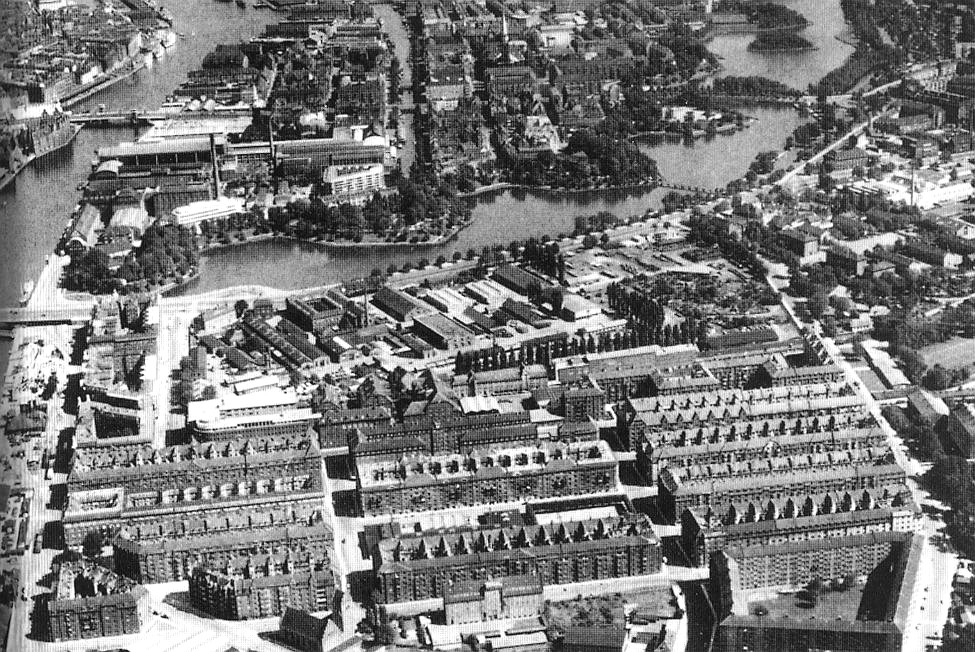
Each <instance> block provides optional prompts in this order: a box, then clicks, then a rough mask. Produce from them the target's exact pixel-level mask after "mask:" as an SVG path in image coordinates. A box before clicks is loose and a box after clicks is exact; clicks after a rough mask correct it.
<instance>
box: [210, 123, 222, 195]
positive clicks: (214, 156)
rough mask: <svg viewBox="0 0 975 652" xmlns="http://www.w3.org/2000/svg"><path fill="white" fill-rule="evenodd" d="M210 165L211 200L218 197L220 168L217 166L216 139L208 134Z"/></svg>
mask: <svg viewBox="0 0 975 652" xmlns="http://www.w3.org/2000/svg"><path fill="white" fill-rule="evenodd" d="M210 165H211V166H212V168H213V198H214V199H216V198H217V197H219V196H220V166H218V165H217V139H216V137H215V136H214V135H213V133H211V134H210Z"/></svg>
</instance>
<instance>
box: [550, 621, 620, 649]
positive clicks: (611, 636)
mask: <svg viewBox="0 0 975 652" xmlns="http://www.w3.org/2000/svg"><path fill="white" fill-rule="evenodd" d="M563 633H564V635H565V637H564V638H563V640H562V644H563V645H564V646H567V647H568V646H570V647H571V649H578V650H622V649H623V644H624V643H625V642H626V630H625V629H623V628H622V627H619V626H615V625H601V626H592V627H576V626H569V627H566V628H565V629H564V630H563Z"/></svg>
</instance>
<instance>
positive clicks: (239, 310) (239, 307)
mask: <svg viewBox="0 0 975 652" xmlns="http://www.w3.org/2000/svg"><path fill="white" fill-rule="evenodd" d="M248 310H250V304H249V303H247V300H246V299H237V301H236V302H234V313H236V315H237V319H240V318H241V317H243V316H244V313H245V312H247V311H248Z"/></svg>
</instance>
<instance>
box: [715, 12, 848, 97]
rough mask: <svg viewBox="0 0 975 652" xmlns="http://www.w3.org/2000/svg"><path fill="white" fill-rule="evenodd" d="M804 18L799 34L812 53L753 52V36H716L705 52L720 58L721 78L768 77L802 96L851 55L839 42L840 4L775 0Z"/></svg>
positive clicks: (840, 31) (808, 51)
mask: <svg viewBox="0 0 975 652" xmlns="http://www.w3.org/2000/svg"><path fill="white" fill-rule="evenodd" d="M776 4H781V5H785V6H787V7H789V8H791V9H794V10H796V11H798V12H799V13H801V14H802V15H803V16H805V17H806V20H808V21H809V23H810V24H809V25H808V26H807V27H806V28H805V29H804V30H803V31H802V32H801V34H802V36H803V37H805V38H806V40H808V41H809V42H810V43H812V44H813V47H814V48H815V49H812V50H803V51H800V52H752V51H750V50H749V49H748V44H749V43H751V42H752V40H754V38H755V36H754V35H753V34H729V35H724V36H716V37H714V38H713V39H712V40H711V41H709V42H708V49H709V50H710V51H711V52H713V53H715V54H716V55H718V56H719V57H722V60H721V65H722V66H723V67H724V69H723V70H722V75H735V76H751V75H757V76H760V77H768V78H769V79H774V80H776V81H780V82H782V83H783V84H786V85H787V86H790V87H792V88H795V89H797V90H800V91H803V92H805V91H806V90H807V89H808V86H809V84H812V83H815V82H817V81H819V80H820V79H821V78H822V77H823V75H825V74H826V73H827V72H829V71H830V70H833V69H834V68H839V67H840V66H841V65H842V64H843V62H844V61H846V59H847V57H849V56H850V54H851V53H852V52H853V49H854V48H853V46H852V45H849V44H848V43H845V42H843V41H840V40H838V39H837V36H840V35H843V34H844V30H845V28H846V22H845V21H844V20H843V10H842V9H841V7H840V0H776Z"/></svg>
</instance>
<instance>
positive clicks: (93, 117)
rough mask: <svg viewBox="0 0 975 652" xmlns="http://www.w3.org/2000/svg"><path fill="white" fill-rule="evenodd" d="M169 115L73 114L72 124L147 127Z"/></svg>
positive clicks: (133, 113) (147, 112)
mask: <svg viewBox="0 0 975 652" xmlns="http://www.w3.org/2000/svg"><path fill="white" fill-rule="evenodd" d="M169 117H171V115H170V114H166V113H163V112H162V111H119V112H117V113H73V114H71V117H70V118H69V119H70V120H71V122H72V124H79V125H85V126H89V127H94V126H118V125H123V126H127V125H147V124H151V123H152V122H156V121H160V120H166V119H167V118H169Z"/></svg>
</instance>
